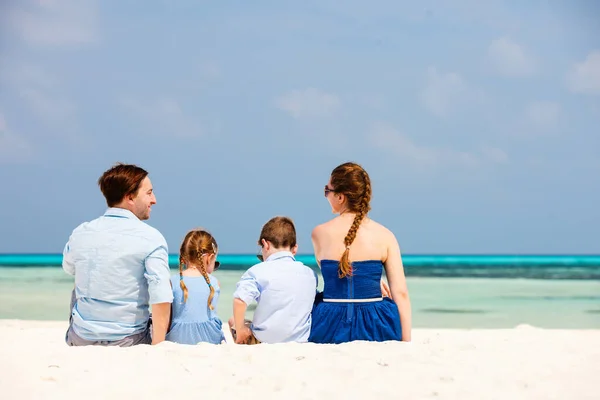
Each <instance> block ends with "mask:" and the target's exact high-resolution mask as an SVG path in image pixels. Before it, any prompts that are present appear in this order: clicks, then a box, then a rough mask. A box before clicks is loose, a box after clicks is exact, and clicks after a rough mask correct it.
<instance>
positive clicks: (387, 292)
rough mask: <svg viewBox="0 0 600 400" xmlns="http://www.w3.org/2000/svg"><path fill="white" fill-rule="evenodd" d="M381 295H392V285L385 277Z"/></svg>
mask: <svg viewBox="0 0 600 400" xmlns="http://www.w3.org/2000/svg"><path fill="white" fill-rule="evenodd" d="M381 297H392V292H391V291H390V287H389V286H388V284H387V283H385V281H384V280H383V279H381Z"/></svg>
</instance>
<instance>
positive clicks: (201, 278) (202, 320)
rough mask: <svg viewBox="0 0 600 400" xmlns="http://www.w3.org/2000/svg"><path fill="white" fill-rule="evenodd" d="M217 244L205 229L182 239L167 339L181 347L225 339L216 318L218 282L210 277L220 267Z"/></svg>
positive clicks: (173, 283)
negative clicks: (179, 344)
mask: <svg viewBox="0 0 600 400" xmlns="http://www.w3.org/2000/svg"><path fill="white" fill-rule="evenodd" d="M217 251H218V247H217V241H216V240H215V238H214V237H213V236H212V235H211V234H210V233H208V232H207V231H204V230H193V231H190V232H188V234H187V235H186V236H185V238H184V239H183V243H181V249H180V251H179V276H177V275H175V276H173V277H172V278H171V286H172V287H173V308H172V316H171V318H172V322H171V327H170V330H169V332H168V333H167V338H166V339H167V340H169V341H171V342H177V343H182V344H197V343H199V342H208V343H213V344H219V343H221V342H222V341H224V340H225V337H224V335H223V331H222V329H221V325H222V323H221V320H220V319H219V317H218V316H217V303H218V301H219V293H220V291H221V290H220V287H219V282H218V281H217V279H216V278H215V277H213V276H212V275H211V273H212V272H213V271H215V270H216V269H218V268H219V265H220V263H219V262H218V261H216V259H217Z"/></svg>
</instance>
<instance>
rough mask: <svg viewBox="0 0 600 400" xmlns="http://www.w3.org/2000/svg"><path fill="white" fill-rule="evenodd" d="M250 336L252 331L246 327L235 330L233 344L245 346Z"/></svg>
mask: <svg viewBox="0 0 600 400" xmlns="http://www.w3.org/2000/svg"><path fill="white" fill-rule="evenodd" d="M250 335H252V331H251V330H250V328H248V327H247V326H245V325H244V326H243V327H242V328H240V329H236V330H235V343H236V344H246V343H247V342H248V339H249V338H250Z"/></svg>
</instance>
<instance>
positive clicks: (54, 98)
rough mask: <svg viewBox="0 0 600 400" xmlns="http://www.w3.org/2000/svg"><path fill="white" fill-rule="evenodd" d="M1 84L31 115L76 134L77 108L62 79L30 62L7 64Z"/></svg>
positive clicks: (2, 70) (3, 69)
mask: <svg viewBox="0 0 600 400" xmlns="http://www.w3.org/2000/svg"><path fill="white" fill-rule="evenodd" d="M0 84H2V85H3V86H4V87H6V88H10V89H11V90H12V91H13V92H14V94H15V95H16V96H17V98H20V99H22V100H23V101H24V102H25V103H26V105H27V106H28V107H29V108H30V109H31V111H32V114H34V115H35V116H37V117H38V118H40V119H42V120H43V121H44V122H46V123H49V124H52V125H54V126H53V128H58V129H59V130H60V131H62V132H63V133H67V134H69V131H70V133H73V132H72V131H73V129H74V125H75V123H76V121H75V120H76V111H77V107H76V105H75V103H74V102H72V101H71V100H70V99H69V98H68V96H67V95H66V93H65V92H64V89H63V88H62V87H61V84H60V81H59V80H58V79H57V78H56V77H55V76H54V75H52V74H51V73H49V72H48V71H47V70H45V69H43V68H41V67H39V66H36V65H30V64H19V63H4V64H3V65H2V68H1V70H0Z"/></svg>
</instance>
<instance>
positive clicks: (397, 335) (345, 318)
mask: <svg viewBox="0 0 600 400" xmlns="http://www.w3.org/2000/svg"><path fill="white" fill-rule="evenodd" d="M352 268H353V275H352V276H350V277H345V278H342V279H340V278H339V277H338V261H335V260H322V261H321V273H322V274H323V280H324V283H325V286H324V288H323V293H319V294H318V295H317V298H316V299H315V304H314V306H313V310H312V325H311V331H310V336H309V338H308V341H309V342H313V343H345V342H351V341H353V340H367V341H373V342H383V341H386V340H402V330H401V326H400V314H399V313H398V307H397V306H396V303H394V301H393V300H392V299H390V298H387V297H386V298H383V300H380V301H365V302H339V301H336V302H331V301H328V300H330V299H334V300H335V299H375V298H381V283H380V282H381V274H382V272H383V264H382V262H381V261H379V260H367V261H354V262H352Z"/></svg>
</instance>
